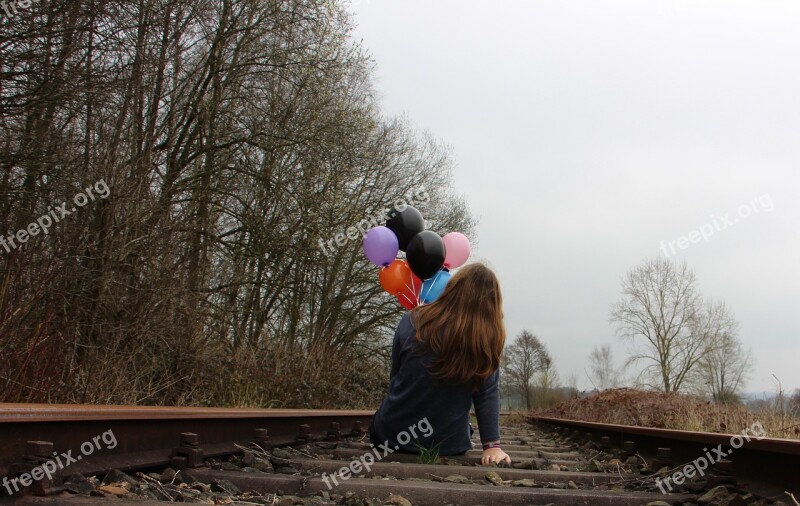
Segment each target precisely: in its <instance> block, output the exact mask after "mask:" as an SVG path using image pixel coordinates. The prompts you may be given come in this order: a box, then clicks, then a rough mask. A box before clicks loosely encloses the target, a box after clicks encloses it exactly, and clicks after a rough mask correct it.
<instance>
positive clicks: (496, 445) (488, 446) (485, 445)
mask: <svg viewBox="0 0 800 506" xmlns="http://www.w3.org/2000/svg"><path fill="white" fill-rule="evenodd" d="M489 448H500V443H485V444H484V445H483V449H484V450H488V449H489Z"/></svg>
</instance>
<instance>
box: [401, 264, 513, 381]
mask: <svg viewBox="0 0 800 506" xmlns="http://www.w3.org/2000/svg"><path fill="white" fill-rule="evenodd" d="M414 326H415V327H416V329H417V335H416V339H417V341H419V343H420V346H419V348H418V352H419V353H426V352H429V351H432V352H433V353H434V355H435V357H436V358H435V359H434V361H433V363H432V364H431V365H430V366H429V371H430V372H431V374H433V376H435V377H437V378H440V379H443V380H445V381H450V382H455V383H466V382H469V381H473V388H477V386H479V385H480V383H481V382H482V381H483V380H485V379H486V378H488V377H489V376H491V375H492V374H494V372H495V371H496V370H497V369H498V367H500V355H501V354H502V353H503V346H505V342H506V329H505V326H504V325H503V297H502V295H501V293H500V283H499V282H498V281H497V276H495V274H494V272H492V270H491V269H489V268H488V267H486V266H485V265H483V264H480V263H475V264H470V265H467V266H464V267H462V268H461V269H460V270H459V271H458V272H457V273H456V274H455V275H454V276H453V277H452V278H451V279H450V281H449V282H448V283H447V288H445V290H444V293H442V295H440V296H439V298H438V299H437V300H436V301H435V302H433V303H431V304H428V305H426V306H421V307H418V308H417V309H415V310H414Z"/></svg>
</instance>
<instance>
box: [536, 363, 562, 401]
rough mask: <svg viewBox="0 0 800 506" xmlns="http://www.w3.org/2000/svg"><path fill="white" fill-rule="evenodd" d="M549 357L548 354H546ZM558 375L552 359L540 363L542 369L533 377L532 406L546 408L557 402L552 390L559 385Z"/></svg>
mask: <svg viewBox="0 0 800 506" xmlns="http://www.w3.org/2000/svg"><path fill="white" fill-rule="evenodd" d="M548 358H549V354H548ZM559 381H560V379H559V376H558V372H557V371H556V368H555V366H554V365H553V361H552V360H547V361H545V362H544V363H543V364H542V370H541V371H539V372H538V373H536V374H535V375H534V378H533V389H532V390H533V396H532V397H533V406H534V407H537V408H547V407H550V406H552V405H553V404H555V403H556V402H557V398H556V395H555V394H554V390H555V389H556V388H557V387H558V386H559Z"/></svg>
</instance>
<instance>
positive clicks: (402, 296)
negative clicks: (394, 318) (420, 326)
mask: <svg viewBox="0 0 800 506" xmlns="http://www.w3.org/2000/svg"><path fill="white" fill-rule="evenodd" d="M397 302H399V303H400V305H401V306H403V307H404V308H406V309H414V308H415V307H417V306H418V305H419V302H418V301H417V297H416V296H414V295H409V294H408V293H407V292H403V293H398V294H397Z"/></svg>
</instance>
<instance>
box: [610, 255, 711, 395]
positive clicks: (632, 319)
mask: <svg viewBox="0 0 800 506" xmlns="http://www.w3.org/2000/svg"><path fill="white" fill-rule="evenodd" d="M695 284H696V277H695V274H694V271H692V270H691V269H689V267H688V266H687V265H686V263H685V262H684V263H681V264H675V263H673V262H672V261H670V260H668V259H666V258H664V257H657V258H654V259H650V260H647V261H645V262H644V263H643V264H642V265H639V266H638V267H635V268H634V269H632V270H631V271H630V272H628V274H627V275H626V276H625V278H624V279H623V281H622V293H623V298H622V299H621V300H620V301H619V302H617V303H616V304H615V305H614V306H613V307H612V310H611V317H610V320H611V321H612V322H614V323H616V324H617V326H618V332H619V334H620V335H621V336H622V337H623V338H624V339H626V340H627V341H628V342H629V343H630V344H631V346H632V350H631V356H630V357H629V359H628V361H627V363H628V364H632V363H636V362H643V363H644V369H643V370H642V373H641V377H642V378H643V379H644V383H645V384H646V385H648V386H650V387H654V388H659V389H662V390H664V391H666V392H674V391H678V390H680V389H681V388H682V387H683V386H684V383H685V382H686V381H687V379H688V378H689V374H690V373H691V372H692V371H693V370H694V368H695V367H696V366H697V365H698V363H699V362H700V361H701V360H702V359H703V357H704V356H705V354H706V353H707V352H708V350H709V346H710V343H709V342H708V339H706V336H705V335H704V334H702V333H697V332H696V326H695V325H694V323H695V321H696V318H697V312H698V301H699V296H698V294H697V289H696V287H695Z"/></svg>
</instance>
